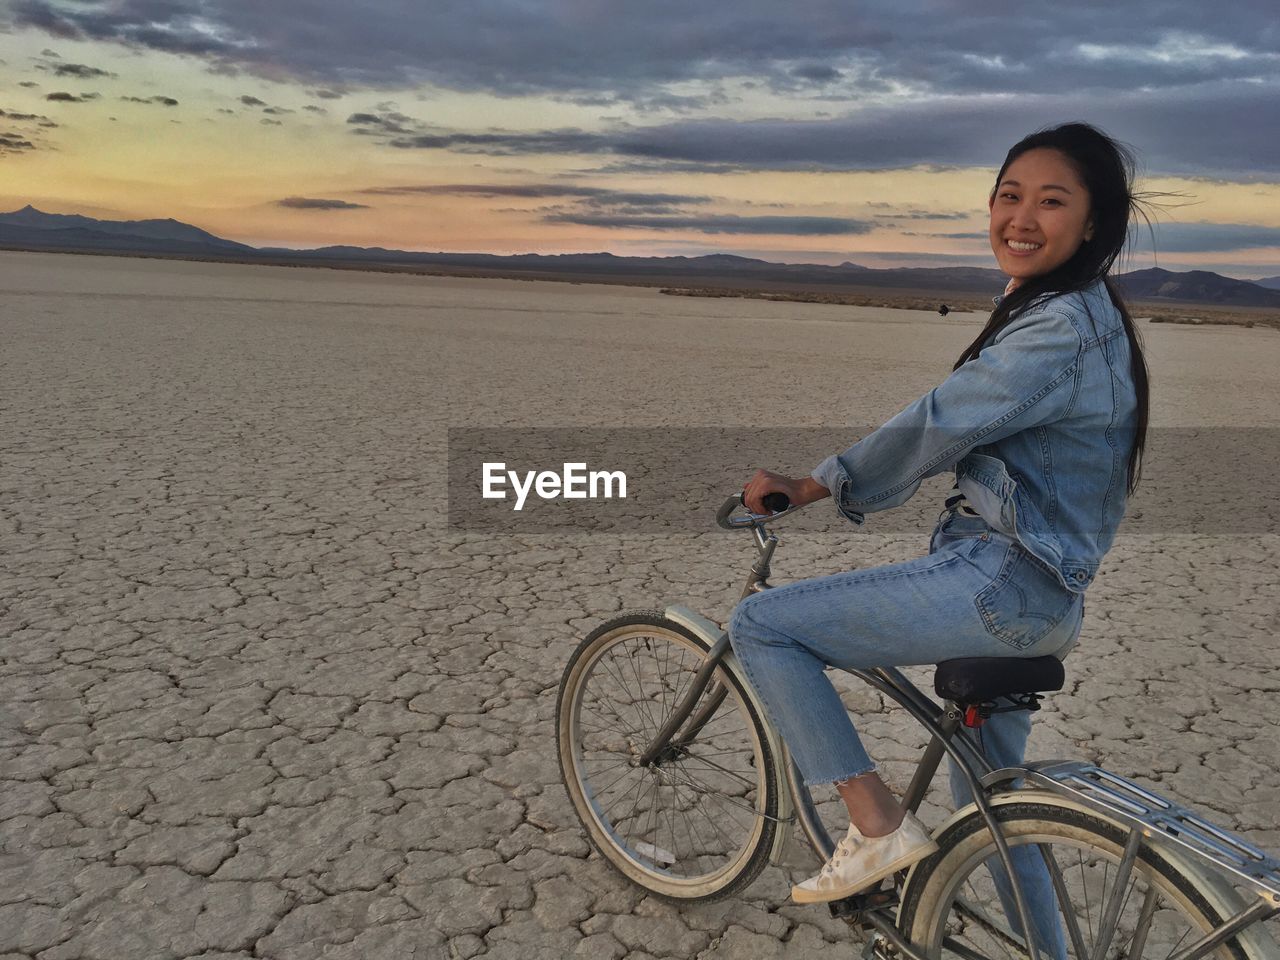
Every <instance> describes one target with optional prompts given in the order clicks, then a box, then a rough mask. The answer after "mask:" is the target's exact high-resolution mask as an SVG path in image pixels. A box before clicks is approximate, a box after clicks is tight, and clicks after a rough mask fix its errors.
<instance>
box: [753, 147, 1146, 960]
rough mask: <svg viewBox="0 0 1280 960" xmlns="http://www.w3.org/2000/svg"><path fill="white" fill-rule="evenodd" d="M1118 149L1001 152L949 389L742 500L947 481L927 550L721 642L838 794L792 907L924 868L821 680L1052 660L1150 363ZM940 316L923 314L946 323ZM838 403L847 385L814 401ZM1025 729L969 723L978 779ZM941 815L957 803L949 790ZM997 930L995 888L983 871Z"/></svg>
mask: <svg viewBox="0 0 1280 960" xmlns="http://www.w3.org/2000/svg"><path fill="white" fill-rule="evenodd" d="M1133 172H1134V162H1133V157H1132V155H1131V154H1130V153H1129V151H1128V150H1127V149H1126V148H1125V147H1123V146H1122V145H1120V144H1119V143H1117V142H1116V141H1114V140H1112V139H1111V138H1110V137H1108V136H1106V135H1105V134H1103V133H1102V132H1101V131H1099V130H1097V129H1096V128H1094V127H1092V126H1089V125H1087V124H1081V123H1070V124H1065V125H1063V126H1059V127H1054V128H1052V129H1046V130H1042V131H1040V132H1038V133H1033V134H1031V135H1030V136H1028V137H1026V138H1024V139H1022V140H1020V141H1019V142H1018V143H1017V144H1015V145H1014V146H1013V148H1012V149H1010V150H1009V153H1008V155H1007V156H1006V157H1005V161H1004V164H1003V165H1002V166H1001V167H1000V170H999V173H998V174H997V175H996V178H995V185H994V186H993V188H992V190H991V195H990V197H989V199H988V207H989V210H990V229H989V234H990V240H991V249H992V251H993V252H994V253H995V257H996V262H997V263H998V264H999V266H1000V269H1001V270H1002V271H1003V272H1004V273H1005V274H1006V275H1007V276H1008V277H1009V282H1008V285H1007V286H1006V287H1005V290H1004V294H1003V296H1002V297H999V298H997V305H996V307H995V309H994V310H993V311H992V313H991V316H990V318H989V319H988V320H987V323H986V326H984V327H983V329H982V331H981V333H979V334H978V336H977V337H976V338H975V339H974V340H973V342H972V343H970V344H969V346H967V347H966V348H965V349H964V351H963V352H962V353H961V354H960V357H959V359H958V360H957V361H956V363H955V366H954V367H953V369H952V372H951V373H950V375H949V376H947V378H946V379H945V380H944V381H943V382H942V383H941V384H939V385H938V386H937V387H935V388H934V389H932V390H930V391H929V392H928V393H926V394H925V395H924V396H922V397H920V398H919V399H918V400H916V401H915V402H913V403H911V404H910V405H908V406H907V407H906V408H905V409H903V410H902V411H901V412H900V413H898V414H897V415H896V416H894V417H893V418H892V419H890V420H889V421H888V422H887V423H885V424H884V425H883V426H881V427H880V428H879V429H877V430H875V431H874V432H872V433H871V434H869V435H868V436H866V437H863V438H862V439H861V440H859V441H858V442H857V443H855V444H853V446H851V447H850V448H849V449H848V450H846V451H844V452H843V453H840V454H838V455H836V456H831V457H828V458H827V459H826V460H823V461H822V462H821V463H820V464H818V466H817V467H816V468H815V469H814V470H813V473H812V475H811V476H809V477H802V478H791V477H787V476H783V475H781V474H777V473H772V472H770V471H768V470H759V471H757V472H756V473H755V475H754V476H752V477H751V479H750V481H749V482H748V483H747V484H746V485H745V487H744V491H743V499H744V502H745V503H746V505H747V507H748V508H749V509H750V510H752V512H755V513H765V512H767V511H766V508H765V507H764V504H763V503H762V498H763V497H764V496H765V495H766V494H768V493H773V492H775V491H777V492H781V493H784V494H786V495H787V497H789V498H790V500H791V503H793V504H797V505H799V504H806V503H811V502H813V501H815V500H819V499H821V498H823V497H828V496H834V498H835V505H836V508H837V509H838V510H839V512H840V513H841V514H843V515H844V516H845V517H847V518H848V519H849V520H851V521H853V522H854V523H858V524H860V523H862V522H863V514H866V513H870V512H872V511H876V510H885V509H888V508H890V507H895V506H898V505H900V504H902V503H903V502H905V501H906V500H907V499H909V498H910V497H911V496H912V495H913V494H914V493H915V492H916V490H917V489H918V488H919V486H920V482H921V481H922V480H924V479H925V478H927V477H932V476H935V475H937V474H941V473H943V472H952V471H954V474H955V478H956V488H955V489H954V490H953V495H952V496H951V497H950V498H949V499H948V500H947V502H946V506H945V508H944V509H943V511H942V513H941V516H940V518H939V522H938V524H937V526H936V527H935V528H934V530H933V533H932V536H931V539H930V544H929V553H928V555H927V556H923V557H919V558H917V559H914V560H908V561H906V562H905V563H896V564H891V565H889V566H883V567H877V568H873V569H865V570H852V571H848V572H844V573H838V574H835V575H833V576H828V577H820V578H816V579H811V580H802V581H800V582H797V583H793V584H789V585H786V586H782V587H778V588H775V589H771V590H766V591H763V592H760V593H757V594H754V595H752V596H750V597H747V598H746V599H744V600H743V601H742V602H741V603H740V604H739V605H738V607H737V609H736V610H735V611H734V614H733V617H732V620H731V622H730V625H729V635H730V639H731V642H732V645H733V649H734V651H735V652H736V654H737V656H738V659H739V661H740V662H741V663H742V665H743V668H744V670H745V672H746V674H747V676H748V678H749V679H750V681H751V683H752V684H753V685H754V686H755V687H756V689H757V690H758V691H759V693H760V697H761V700H762V702H763V704H764V706H765V708H766V710H767V711H768V713H769V715H770V717H771V719H772V720H773V722H774V723H775V724H776V725H777V727H778V729H779V730H780V731H781V733H782V735H783V737H784V739H785V740H786V743H787V745H788V746H789V747H790V750H791V753H792V755H793V756H794V757H795V761H796V763H797V764H798V766H799V768H800V771H801V773H802V774H803V775H804V779H805V783H807V784H810V785H816V784H828V783H830V784H834V785H835V787H836V789H837V790H838V791H839V794H840V796H841V797H842V798H843V800H844V802H845V805H846V807H847V808H848V811H849V818H850V821H851V822H850V826H849V831H848V834H847V836H845V838H844V839H843V840H841V841H840V843H839V844H838V846H837V848H836V850H835V853H834V854H833V855H832V857H831V860H830V861H829V862H828V863H827V864H826V865H825V866H823V868H822V870H821V872H820V873H818V874H817V876H815V877H812V878H811V879H808V880H805V881H804V882H803V883H800V884H798V885H797V886H795V887H794V888H792V896H793V898H794V899H795V900H797V901H799V902H817V901H831V900H837V899H841V898H844V897H847V896H850V895H852V894H854V893H856V892H858V891H862V890H865V889H867V888H868V887H870V886H872V885H873V884H875V883H877V882H879V881H880V880H881V879H883V878H884V877H886V876H889V875H891V874H893V873H895V872H897V871H899V870H903V869H905V868H907V867H908V866H910V865H911V864H912V863H914V862H916V861H917V860H920V859H922V858H924V857H925V856H928V855H929V854H930V853H932V852H933V851H934V850H935V849H937V847H936V844H934V842H933V840H932V839H931V838H930V836H929V833H928V832H927V830H926V829H925V828H924V826H923V825H922V824H921V823H920V822H919V821H918V820H917V819H916V818H915V817H914V816H912V815H911V814H909V813H906V812H905V811H904V810H903V808H902V806H901V805H900V804H899V803H898V801H897V800H896V799H895V798H894V796H893V795H892V794H891V793H890V791H889V789H888V787H886V785H885V783H884V781H883V780H882V779H881V778H880V776H879V775H878V774H877V773H876V772H875V765H874V764H873V763H872V761H871V759H870V757H869V756H868V755H867V752H866V751H865V750H864V749H863V746H862V743H861V741H860V740H859V738H858V735H857V733H856V732H855V730H854V727H853V724H852V722H851V721H850V718H849V714H848V712H847V711H846V710H845V707H844V705H843V704H842V703H841V701H840V697H839V696H838V695H837V693H836V690H835V688H834V687H833V686H832V684H831V682H830V680H829V679H827V677H826V675H825V674H824V672H823V671H824V669H825V668H826V667H827V666H833V667H840V668H845V669H869V668H873V667H884V666H904V665H908V664H932V663H937V662H939V661H942V660H950V659H953V658H957V657H1038V656H1045V655H1052V656H1055V657H1058V658H1062V657H1064V656H1065V655H1066V654H1067V652H1068V651H1069V650H1070V649H1071V648H1072V647H1073V646H1074V645H1075V643H1076V640H1077V638H1078V636H1079V633H1080V625H1081V620H1082V617H1083V613H1084V592H1085V590H1086V588H1087V587H1088V586H1089V584H1090V582H1091V581H1092V580H1093V577H1094V574H1095V573H1096V571H1097V569H1098V564H1099V561H1100V560H1101V559H1102V557H1103V556H1104V555H1105V554H1106V552H1107V550H1108V549H1109V548H1110V546H1111V542H1112V540H1113V538H1114V536H1115V533H1116V528H1117V527H1118V526H1119V524H1120V520H1121V517H1122V516H1123V514H1124V510H1125V502H1126V498H1127V497H1128V495H1129V494H1131V493H1132V492H1133V490H1134V488H1135V485H1136V483H1137V480H1138V474H1139V468H1140V464H1141V457H1142V450H1143V445H1144V442H1145V439H1146V429H1147V409H1148V400H1147V368H1146V363H1145V361H1144V358H1143V352H1142V346H1141V342H1140V340H1139V337H1138V334H1137V331H1136V330H1135V328H1134V324H1133V320H1132V318H1131V317H1130V315H1129V312H1128V310H1127V309H1126V307H1125V304H1124V302H1123V300H1122V299H1121V297H1120V295H1119V293H1118V292H1117V289H1116V287H1115V285H1114V283H1113V282H1112V280H1111V279H1110V277H1109V276H1108V273H1109V271H1110V269H1111V267H1112V265H1113V264H1114V263H1115V261H1116V258H1117V257H1118V256H1119V254H1120V252H1121V249H1122V248H1123V246H1124V243H1125V236H1126V233H1127V231H1128V228H1129V223H1130V219H1131V217H1132V216H1133V215H1134V213H1136V212H1138V210H1139V208H1138V201H1137V200H1136V199H1135V196H1134V193H1133ZM946 310H947V307H945V306H944V307H943V308H942V309H941V310H940V311H939V312H940V313H945V312H946ZM825 397H826V401H827V402H828V403H831V402H833V401H834V403H835V404H836V405H837V407H838V408H839V409H846V410H847V409H853V408H854V405H855V403H856V396H855V395H854V394H853V393H852V391H851V390H849V389H847V388H846V390H845V391H843V392H842V391H841V388H840V385H837V386H836V389H835V391H834V392H833V391H832V390H831V388H830V386H829V385H828V386H827V387H826V388H825ZM1030 717H1031V715H1030V713H1029V712H1027V711H1017V712H1009V713H999V714H996V715H994V716H992V717H991V719H990V720H989V721H988V722H987V723H986V724H985V726H983V727H982V728H981V730H980V740H981V744H982V747H983V749H984V750H985V752H986V754H987V757H988V758H989V760H990V761H991V763H992V765H993V766H994V767H996V768H1000V767H1005V766H1014V765H1017V764H1019V763H1021V762H1022V759H1023V751H1024V749H1025V747H1026V742H1027V736H1028V734H1029V733H1030V727H1031V719H1030ZM952 793H953V794H954V797H955V800H956V803H957V804H964V803H968V802H969V801H970V799H971V798H970V797H969V796H968V790H967V787H966V786H965V784H964V783H963V781H962V780H961V778H960V777H958V776H954V775H953V776H952ZM1014 854H1015V855H1014V864H1015V867H1016V869H1017V872H1018V876H1019V880H1020V881H1021V883H1022V887H1023V890H1024V891H1025V892H1026V894H1027V899H1028V902H1029V904H1030V906H1031V913H1030V916H1031V919H1032V922H1033V924H1034V925H1035V927H1036V930H1035V935H1036V939H1037V941H1038V942H1039V943H1040V944H1041V945H1042V949H1043V950H1045V952H1046V953H1048V954H1049V955H1051V956H1053V957H1055V958H1056V957H1063V958H1065V956H1066V946H1065V941H1064V935H1063V930H1062V927H1061V923H1060V921H1059V920H1058V917H1057V911H1056V909H1055V907H1054V902H1055V898H1054V895H1053V891H1052V887H1051V886H1050V881H1049V877H1048V873H1047V871H1046V870H1045V868H1044V865H1043V862H1042V861H1041V859H1040V857H1039V853H1038V851H1037V849H1036V847H1035V846H1026V847H1018V848H1016V849H1015V851H1014ZM992 873H993V875H995V877H994V879H995V882H996V884H997V885H998V887H999V888H1000V890H1001V896H1002V899H1003V901H1004V903H1005V907H1006V911H1007V912H1009V913H1010V915H1011V917H1010V918H1011V922H1012V923H1013V924H1014V926H1015V928H1017V929H1018V932H1021V928H1020V925H1019V924H1018V922H1017V920H1016V919H1015V918H1016V913H1015V912H1014V911H1013V910H1012V909H1011V905H1012V902H1013V901H1012V899H1011V896H1010V894H1009V878H1008V876H1007V874H1005V873H1004V871H1003V869H1002V868H998V867H996V868H993V869H992Z"/></svg>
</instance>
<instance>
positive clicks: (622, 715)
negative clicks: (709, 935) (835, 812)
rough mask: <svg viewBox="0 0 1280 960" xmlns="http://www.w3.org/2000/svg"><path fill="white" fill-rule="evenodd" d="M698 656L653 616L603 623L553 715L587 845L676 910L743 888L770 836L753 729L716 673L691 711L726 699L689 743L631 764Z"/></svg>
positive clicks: (691, 640)
mask: <svg viewBox="0 0 1280 960" xmlns="http://www.w3.org/2000/svg"><path fill="white" fill-rule="evenodd" d="M709 649H710V648H709V647H708V646H707V644H706V642H705V641H703V640H702V639H701V638H700V637H698V636H697V635H695V634H693V633H692V632H691V631H689V630H687V629H686V628H685V627H683V626H681V625H680V624H678V623H676V622H674V621H672V620H669V619H667V618H666V617H665V616H663V615H662V614H660V613H656V612H651V611H645V612H639V613H632V614H627V615H625V616H622V617H619V618H617V619H615V620H611V621H609V622H608V623H605V624H602V625H601V626H600V627H598V628H597V629H596V630H594V631H592V633H591V635H590V636H588V637H587V638H586V639H585V640H583V641H582V643H581V644H580V645H579V646H578V649H577V650H576V651H575V652H574V654H573V656H572V657H571V658H570V660H569V664H568V666H567V667H566V668H565V672H564V677H563V679H562V681H561V683H560V695H559V700H558V703H557V707H556V732H557V739H558V746H559V756H560V771H561V775H562V776H563V778H564V783H565V788H566V790H567V791H568V794H569V799H570V801H571V802H572V803H573V808H574V810H575V812H576V813H577V815H578V818H579V819H580V820H581V821H582V824H583V826H584V827H586V830H587V836H588V837H589V838H590V840H591V843H592V844H593V845H594V846H595V848H596V849H597V850H599V851H600V853H601V854H602V855H603V856H604V857H605V859H606V860H608V861H609V862H610V863H611V864H613V866H615V867H616V868H617V869H618V870H620V871H621V872H622V873H623V874H624V875H625V876H626V877H628V878H629V879H631V880H632V881H633V882H635V883H636V884H638V885H640V886H641V887H644V888H645V889H646V890H649V891H650V892H652V893H653V894H655V895H657V896H658V897H660V898H663V899H666V900H671V901H679V902H683V903H688V902H692V901H710V900H718V899H721V898H723V897H726V896H729V895H730V894H732V893H734V892H736V891H738V890H740V889H742V888H743V887H745V886H746V885H747V884H749V883H750V882H751V881H752V880H754V879H755V877H756V876H757V875H758V874H759V873H760V871H761V870H762V869H763V868H764V865H765V863H766V862H767V860H768V856H769V850H770V848H771V846H772V843H773V837H774V833H775V831H776V829H777V819H776V817H777V806H778V797H777V793H776V789H775V773H774V757H773V754H772V752H771V751H770V749H769V742H768V739H767V738H766V736H765V732H764V727H763V724H762V723H761V720H760V717H759V716H758V715H757V713H756V711H755V709H754V708H753V707H752V704H751V701H750V699H749V697H748V696H747V694H746V692H745V690H744V688H743V685H742V682H741V681H740V680H739V679H738V678H737V677H736V676H735V675H733V674H732V673H730V672H729V671H727V670H725V669H723V668H719V669H717V670H716V671H715V673H714V674H713V682H712V683H710V684H708V688H707V690H706V691H704V693H703V694H702V697H701V698H700V700H699V706H701V705H702V704H703V703H705V702H706V701H707V700H708V698H709V697H711V696H712V695H714V693H715V691H716V690H717V689H719V688H724V689H725V691H726V694H727V695H726V696H725V697H724V699H723V702H721V703H720V705H719V707H718V708H717V710H716V711H715V713H714V714H713V715H712V716H711V718H710V720H709V721H708V722H707V723H706V725H705V726H704V727H703V728H702V730H701V731H700V732H699V733H698V734H697V736H696V738H695V739H694V740H693V741H692V742H690V743H687V744H682V745H680V746H678V747H673V748H672V749H670V750H668V751H666V752H665V753H664V755H662V756H660V757H659V759H658V761H657V762H655V763H654V764H652V765H651V766H649V767H641V766H639V765H638V763H637V759H638V757H639V756H640V754H641V753H643V752H644V750H645V749H646V748H647V747H648V746H649V744H650V742H651V741H652V739H653V737H654V735H655V734H656V733H657V731H658V730H659V728H661V726H662V725H663V723H664V722H665V721H666V719H667V718H668V717H669V716H671V714H672V713H674V711H675V708H676V707H677V706H678V704H679V703H680V701H681V700H682V699H683V697H684V696H685V694H687V693H688V691H689V690H690V689H692V681H693V679H694V675H695V674H696V673H697V671H698V669H699V667H701V666H702V664H703V663H704V662H705V660H706V656H707V653H708V652H709Z"/></svg>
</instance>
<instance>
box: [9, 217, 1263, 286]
mask: <svg viewBox="0 0 1280 960" xmlns="http://www.w3.org/2000/svg"><path fill="white" fill-rule="evenodd" d="M0 248H8V249H20V250H56V251H60V252H68V253H72V252H83V253H120V254H147V255H151V256H173V257H197V258H208V259H223V260H235V261H249V262H253V261H259V262H270V263H299V264H308V263H310V264H330V265H333V266H338V265H343V266H350V267H357V268H358V267H360V266H362V265H366V266H375V265H376V266H379V267H386V268H395V267H402V268H406V269H411V268H415V267H416V268H432V269H434V270H435V271H437V272H460V273H473V274H474V273H484V274H488V275H507V276H539V277H549V278H553V277H556V276H560V277H564V278H566V279H567V278H571V277H580V278H583V277H589V278H592V279H600V280H610V281H614V282H632V283H663V284H667V283H670V284H685V285H692V284H697V285H702V286H716V285H718V286H725V287H734V288H739V287H769V288H779V289H782V288H786V289H796V288H814V287H817V288H820V289H823V290H833V291H834V290H840V289H842V288H847V289H866V288H878V289H881V290H915V291H938V292H948V293H975V294H984V295H990V294H992V293H993V292H999V290H1000V289H1001V288H1002V287H1003V285H1004V280H1005V278H1004V276H1003V274H1001V273H1000V272H999V271H998V270H986V269H982V268H978V267H901V268H896V269H889V270H877V269H871V268H868V267H862V266H859V265H858V264H856V263H848V262H846V263H842V264H840V265H839V266H835V267H832V266H825V265H822V264H813V263H770V262H768V261H766V260H754V259H752V258H750V257H738V256H732V255H730V254H713V255H710V256H705V257H618V256H614V255H613V254H611V253H572V254H556V255H543V254H532V253H528V254H519V255H516V256H498V255H496V254H484V253H417V252H413V251H408V250H386V249H384V248H382V247H351V246H333V247H320V248H318V249H315V250H288V249H282V248H273V247H252V246H249V245H248V244H244V243H236V242H235V241H233V240H224V239H222V238H221V237H217V236H214V235H213V234H211V233H208V232H207V231H204V230H201V229H199V228H198V227H193V226H191V225H190V224H186V223H181V222H179V221H177V220H123V221H120V220H96V219H94V218H93V217H83V216H76V215H66V214H56V213H44V212H42V211H40V210H37V209H35V208H34V207H32V206H30V205H28V206H25V207H23V208H22V209H21V210H15V211H14V212H12V213H3V214H0ZM1116 279H1117V281H1118V282H1119V283H1120V285H1121V286H1122V287H1123V288H1124V291H1125V293H1126V295H1128V296H1130V297H1133V298H1135V299H1140V300H1156V301H1160V300H1164V301H1176V302H1182V303H1206V304H1216V305H1220V306H1235V307H1275V308H1278V309H1280V277H1268V278H1266V279H1265V280H1261V281H1258V282H1253V283H1251V282H1249V281H1246V280H1235V279H1232V278H1231V277H1224V276H1221V275H1219V274H1216V273H1210V272H1208V271H1205V270H1192V271H1189V272H1184V273H1175V272H1172V271H1169V270H1162V269H1159V268H1152V269H1149V270H1137V271H1134V272H1132V273H1127V274H1122V275H1120V276H1119V277H1117V278H1116Z"/></svg>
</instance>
